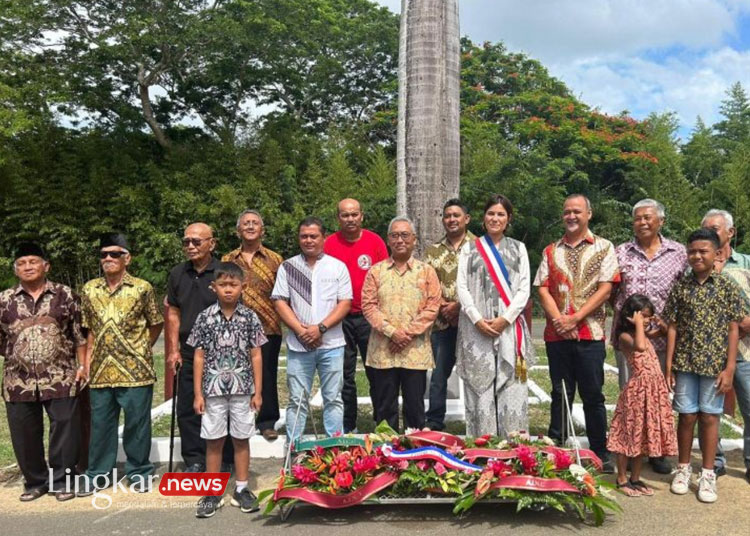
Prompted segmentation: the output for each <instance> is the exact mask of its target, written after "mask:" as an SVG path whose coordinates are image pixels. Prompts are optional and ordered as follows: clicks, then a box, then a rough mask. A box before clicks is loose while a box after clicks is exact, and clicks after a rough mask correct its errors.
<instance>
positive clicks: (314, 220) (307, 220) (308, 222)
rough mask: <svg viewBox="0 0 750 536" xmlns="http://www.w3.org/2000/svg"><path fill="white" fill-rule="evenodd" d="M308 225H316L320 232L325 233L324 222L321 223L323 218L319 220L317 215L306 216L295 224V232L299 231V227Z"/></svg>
mask: <svg viewBox="0 0 750 536" xmlns="http://www.w3.org/2000/svg"><path fill="white" fill-rule="evenodd" d="M310 225H317V226H318V229H320V234H322V235H325V234H326V227H325V224H324V223H323V220H321V219H320V218H318V217H317V216H308V217H307V218H305V219H304V220H302V221H301V222H299V225H298V226H297V232H298V233H299V231H300V229H302V228H303V227H309V226H310Z"/></svg>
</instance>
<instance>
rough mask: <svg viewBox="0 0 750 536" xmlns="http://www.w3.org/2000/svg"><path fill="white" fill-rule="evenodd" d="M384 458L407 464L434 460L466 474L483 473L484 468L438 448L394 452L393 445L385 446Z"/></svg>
mask: <svg viewBox="0 0 750 536" xmlns="http://www.w3.org/2000/svg"><path fill="white" fill-rule="evenodd" d="M382 452H383V457H385V458H386V459H388V460H391V461H401V460H406V461H407V462H416V461H418V460H432V461H434V462H440V463H442V464H443V465H444V466H445V467H446V468H448V469H452V470H454V471H462V472H464V473H473V472H475V471H481V470H482V468H481V467H480V466H478V465H474V464H473V463H469V462H465V461H463V460H459V459H458V458H455V457H453V456H451V455H450V454H448V453H447V452H445V451H444V450H443V449H441V448H438V447H422V448H418V449H412V450H402V451H397V450H393V446H392V445H383V450H382Z"/></svg>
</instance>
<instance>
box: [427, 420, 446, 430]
mask: <svg viewBox="0 0 750 536" xmlns="http://www.w3.org/2000/svg"><path fill="white" fill-rule="evenodd" d="M424 427H425V428H429V429H430V430H432V431H433V432H442V431H443V430H444V429H445V425H442V424H440V423H437V422H426V423H425V424H424Z"/></svg>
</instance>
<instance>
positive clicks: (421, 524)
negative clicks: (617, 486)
mask: <svg viewBox="0 0 750 536" xmlns="http://www.w3.org/2000/svg"><path fill="white" fill-rule="evenodd" d="M729 461H730V467H731V468H730V471H729V475H728V476H726V477H722V478H721V479H720V481H719V493H720V498H719V501H718V502H717V503H716V504H713V505H704V504H701V503H699V502H698V500H697V499H696V498H695V495H694V494H690V495H687V496H682V497H679V496H676V495H672V494H671V493H670V492H669V490H668V482H669V477H668V476H667V477H662V476H657V475H654V474H652V473H649V472H645V473H644V478H645V479H646V480H648V481H649V482H651V483H652V484H653V486H654V488H655V489H656V491H657V494H656V496H654V497H653V498H647V497H639V498H633V499H628V498H625V497H622V498H621V499H620V504H622V506H623V508H624V509H625V512H624V514H622V515H612V516H609V518H608V520H607V522H606V523H605V525H604V526H603V527H601V528H595V527H593V526H591V525H589V524H585V523H581V522H579V521H578V520H577V519H576V518H575V517H574V516H572V515H563V514H560V513H557V512H548V511H545V512H524V513H521V514H516V513H515V511H514V510H515V508H514V506H512V505H484V506H480V507H477V508H476V509H474V510H472V511H471V512H469V513H468V514H467V515H466V516H464V517H462V518H456V517H455V516H453V515H452V514H451V508H450V506H449V505H429V506H423V505H418V506H415V505H411V506H406V505H403V506H393V505H391V506H365V507H356V508H352V509H350V510H341V511H327V510H319V509H315V508H310V507H299V508H297V509H296V510H295V511H294V513H293V515H292V516H291V518H290V519H289V520H288V521H286V522H281V521H280V520H279V518H278V516H276V515H275V516H272V517H264V516H262V515H260V514H242V513H241V512H240V511H239V510H238V509H236V508H232V507H231V506H228V505H227V506H225V507H224V508H223V509H222V510H221V511H219V512H218V514H217V515H216V516H215V517H214V518H212V519H207V520H199V519H196V518H195V516H194V513H195V500H194V499H192V498H187V500H186V499H185V498H179V499H178V498H168V497H162V496H161V495H159V494H158V492H153V493H150V494H137V495H132V494H120V495H117V494H115V495H113V503H112V506H111V507H110V508H108V509H102V510H97V509H94V508H93V507H92V504H91V497H89V498H81V499H76V500H74V501H71V502H67V503H57V501H55V499H54V498H53V497H52V496H46V497H43V498H41V499H39V500H37V501H34V502H32V503H20V502H19V501H18V499H17V497H18V494H19V493H20V492H21V486H20V482H19V481H18V480H15V481H13V482H6V483H4V484H0V504H2V507H3V515H2V517H1V518H0V519H2V522H1V525H0V526H1V528H0V531H1V532H2V534H3V536H15V535H24V536H28V535H29V534H65V535H73V534H86V535H88V534H96V535H97V536H100V535H106V534H112V535H128V536H133V535H147V534H159V535H165V536H166V535H172V534H175V535H180V536H186V535H190V534H196V535H198V534H204V533H205V532H206V531H210V532H212V533H225V534H235V533H238V530H239V531H242V532H244V533H247V534H252V535H254V534H261V533H262V534H263V535H264V536H274V535H282V534H283V535H288V534H295V535H296V534H305V535H306V534H325V536H339V535H341V536H351V535H352V529H353V527H352V525H354V526H355V528H354V530H356V531H358V533H360V534H367V535H368V536H369V535H372V536H380V535H382V536H386V535H387V536H392V535H393V534H394V531H408V532H410V533H413V534H430V535H431V536H443V535H444V536H449V535H453V534H454V533H456V532H461V533H462V534H486V533H487V532H488V531H493V530H504V529H505V530H507V529H512V530H513V531H514V536H516V535H541V534H545V535H546V534H550V533H551V531H552V530H555V531H557V532H559V533H564V534H600V535H604V534H606V535H609V534H632V535H637V536H647V535H652V534H656V535H671V534H675V535H680V536H688V535H692V534H696V535H697V534H700V535H701V536H708V535H722V536H728V535H743V536H744V535H746V534H748V530H750V529H748V527H749V526H750V508H748V507H747V505H748V503H750V485H748V484H747V483H746V482H745V481H744V480H743V479H742V472H741V471H740V470H739V469H735V468H737V467H741V455H740V453H739V452H737V451H735V452H732V453H730V460H729ZM694 462H695V463H694V465H695V466H696V467H697V466H698V460H697V459H696V460H694ZM279 464H280V462H279V461H278V460H258V461H256V462H254V466H253V471H252V475H253V477H252V478H251V482H250V485H251V487H252V488H253V489H254V490H259V489H265V488H269V487H273V486H274V483H275V480H276V478H277V475H278V470H279V466H280V465H279ZM230 485H231V484H230ZM321 531H323V532H321Z"/></svg>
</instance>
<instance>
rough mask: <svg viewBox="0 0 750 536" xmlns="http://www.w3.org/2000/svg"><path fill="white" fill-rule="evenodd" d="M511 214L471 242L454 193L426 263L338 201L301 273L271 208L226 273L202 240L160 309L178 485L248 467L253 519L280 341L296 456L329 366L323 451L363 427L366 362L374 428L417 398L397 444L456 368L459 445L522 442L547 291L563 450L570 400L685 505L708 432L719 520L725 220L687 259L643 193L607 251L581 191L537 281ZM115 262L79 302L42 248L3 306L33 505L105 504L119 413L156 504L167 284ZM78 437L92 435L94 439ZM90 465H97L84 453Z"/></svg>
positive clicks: (405, 226) (106, 251)
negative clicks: (615, 391)
mask: <svg viewBox="0 0 750 536" xmlns="http://www.w3.org/2000/svg"><path fill="white" fill-rule="evenodd" d="M513 213H514V207H513V205H512V204H511V202H510V200H509V199H507V198H506V197H505V196H502V195H493V196H491V197H490V198H489V199H488V200H487V202H486V204H485V206H484V210H483V220H482V229H483V232H484V234H483V235H482V236H481V237H477V236H474V235H473V234H472V233H471V232H470V231H469V230H468V226H469V222H470V215H469V210H468V208H467V207H466V206H465V205H464V204H463V203H462V202H461V201H460V200H459V199H451V200H449V201H447V202H446V203H445V206H444V208H443V214H442V223H443V226H444V229H445V235H444V236H443V237H442V238H441V239H440V240H439V241H437V242H436V243H434V244H431V245H429V246H428V247H427V248H426V249H425V254H424V256H423V258H422V259H417V258H416V257H415V255H414V251H415V248H416V245H417V236H416V233H415V228H414V224H413V223H412V222H411V221H410V220H409V219H408V218H406V217H396V218H394V219H393V220H392V221H391V222H390V225H389V226H388V231H387V236H386V240H387V246H388V247H386V242H384V241H383V239H381V238H380V237H379V236H378V235H377V234H376V233H374V232H372V231H369V230H367V229H364V228H363V219H364V215H363V211H362V208H361V206H360V204H359V202H358V201H357V200H355V199H344V200H342V201H340V202H339V204H338V211H337V214H338V223H339V229H338V231H336V232H334V233H332V234H330V235H329V236H326V229H325V227H324V224H323V222H322V221H321V220H320V219H318V218H316V217H308V218H305V219H304V220H303V221H302V222H300V224H299V227H298V241H299V249H300V253H299V254H298V255H296V256H294V257H291V258H289V259H286V260H284V259H283V258H282V257H281V256H280V255H279V254H277V253H276V252H274V251H272V250H270V249H268V248H267V247H265V246H264V245H263V237H264V233H265V226H264V222H263V218H262V215H261V214H260V213H259V212H258V211H256V210H245V211H244V212H242V213H241V214H240V215H239V218H238V220H237V236H238V238H239V240H240V246H239V247H238V248H237V249H235V250H233V251H231V252H229V253H227V254H226V255H224V256H223V257H222V258H221V260H219V259H218V258H217V257H216V256H215V250H216V245H217V243H216V239H215V238H214V236H213V231H212V229H211V227H210V226H208V225H206V224H204V223H193V224H191V225H189V226H188V227H187V228H186V229H185V232H184V235H183V238H182V245H183V250H184V253H185V255H186V258H187V260H186V261H185V262H183V263H181V264H179V265H177V266H176V267H174V269H172V271H171V272H170V274H169V279H168V283H167V289H166V298H165V303H164V305H165V313H164V315H165V316H166V318H167V320H168V322H167V323H166V326H167V327H166V331H165V353H166V356H167V365H168V366H169V367H170V368H172V369H173V370H174V371H175V373H176V374H177V375H178V381H177V384H178V389H177V394H176V396H177V422H178V425H179V429H180V437H181V454H182V458H183V460H184V462H185V465H186V471H189V472H200V471H209V472H216V471H219V470H220V469H231V468H230V467H229V465H230V464H234V470H235V476H236V489H235V491H234V493H233V494H232V499H231V501H232V504H233V505H235V506H238V507H240V508H241V509H242V510H243V511H245V512H249V511H254V509H255V508H256V507H255V505H254V502H255V496H254V495H253V494H252V492H251V491H250V490H249V489H248V487H247V478H248V470H249V469H248V467H249V447H248V439H249V438H250V436H251V435H252V434H253V433H254V431H255V429H256V428H257V429H258V430H259V431H260V433H261V434H262V435H263V437H264V438H266V439H267V440H268V441H273V440H275V439H277V437H278V433H277V431H276V429H275V424H276V423H277V421H278V420H279V417H280V413H279V400H278V390H277V372H278V364H279V353H280V350H281V342H282V325H284V326H286V340H285V342H286V349H287V353H286V365H287V385H288V390H289V403H288V405H287V411H286V434H287V435H286V437H287V441H288V442H294V441H295V440H297V439H298V438H299V437H300V436H301V435H302V434H303V432H304V430H305V426H306V421H307V419H308V416H309V415H308V412H309V409H310V397H311V395H312V388H313V380H314V377H315V373H316V371H317V373H318V376H319V381H320V393H321V396H322V399H323V412H322V413H323V428H324V430H325V432H326V434H327V435H329V436H332V435H335V434H339V433H357V413H358V412H357V387H356V381H355V380H356V369H357V355H358V354H359V355H360V356H361V359H362V361H363V364H364V368H365V371H366V375H367V379H368V382H369V391H370V392H369V394H370V397H371V400H372V410H373V417H374V419H375V421H376V422H381V421H387V422H388V423H389V424H390V425H391V427H393V428H394V429H398V428H399V396H401V397H402V400H403V403H402V405H401V408H402V414H403V417H402V420H403V426H404V427H406V428H417V429H429V430H437V431H439V430H442V429H443V428H444V426H445V415H446V396H447V383H448V379H449V377H450V375H451V373H452V371H453V370H454V367H455V370H456V371H457V373H458V375H459V376H460V378H461V379H462V380H463V382H464V386H465V405H466V408H465V409H466V411H465V414H466V433H467V435H472V436H478V435H482V434H487V433H489V434H497V435H500V436H504V435H507V434H508V433H510V432H512V431H516V430H528V386H527V377H528V374H529V371H530V369H531V367H532V366H533V365H534V364H535V363H536V356H535V350H534V345H533V343H532V339H531V334H530V328H529V324H528V320H527V319H528V318H530V316H529V314H528V313H529V310H530V303H531V301H530V294H531V288H532V286H534V287H537V289H538V293H539V301H540V304H541V306H542V308H543V310H544V312H545V315H546V326H545V330H544V342H545V346H546V353H547V359H548V363H549V374H550V378H551V381H552V392H551V398H552V402H551V408H550V425H549V431H548V434H549V436H550V437H551V438H552V439H553V440H555V441H558V442H564V440H565V436H566V434H567V433H568V432H569V431H570V430H569V426H568V419H567V417H566V415H565V413H564V404H563V400H562V397H563V393H565V395H566V396H567V397H568V403H569V404H570V406H572V404H573V400H574V396H575V393H576V390H577V391H578V393H579V394H580V397H581V400H582V402H583V411H584V416H585V424H586V433H587V436H588V440H589V445H590V448H591V449H592V450H593V451H594V452H595V453H596V454H597V455H598V456H599V457H600V458H602V460H603V461H604V466H605V470H609V471H610V472H612V471H614V460H613V459H612V457H611V456H610V453H614V454H616V458H617V459H616V462H617V464H616V465H617V473H618V474H617V486H618V488H619V489H620V490H621V491H622V492H623V493H625V494H626V495H629V496H636V495H650V494H653V490H652V489H651V488H650V487H649V486H648V485H646V484H645V483H644V482H643V481H642V480H641V479H640V469H641V457H642V456H648V457H649V458H650V462H651V464H652V466H653V468H654V470H656V471H657V472H662V473H669V472H670V471H671V470H672V468H671V467H670V465H669V463H668V462H667V461H666V460H665V458H664V457H665V456H671V455H674V454H679V460H678V461H679V464H678V466H677V469H676V471H675V476H674V479H673V482H672V486H671V489H672V491H673V492H674V493H678V494H684V493H687V491H688V489H689V484H690V479H691V466H690V449H691V446H692V439H693V433H694V428H695V425H696V423H699V435H700V439H701V447H702V450H703V464H702V469H701V475H700V479H699V482H698V498H699V499H700V500H702V501H705V502H713V501H715V500H716V497H717V495H716V477H717V475H721V474H723V473H724V472H725V469H724V457H723V453H722V452H721V449H720V445H719V434H718V429H719V418H720V415H721V413H722V411H723V398H724V393H725V392H727V391H728V390H729V389H730V388H731V387H732V386H734V389H735V391H736V392H737V399H738V402H739V406H740V411H741V413H742V416H743V419H744V420H745V423H746V424H745V434H744V436H745V448H744V460H745V465H746V470H747V472H746V478H747V479H748V481H750V364H748V365H747V368H746V365H745V364H746V363H750V362H749V361H745V360H746V359H749V358H750V346H749V343H748V339H747V338H746V337H745V336H746V334H748V333H750V316H749V315H750V257H748V256H745V255H741V254H739V253H738V252H736V251H734V250H733V249H732V247H731V239H732V238H733V236H734V232H735V230H734V225H733V221H732V217H731V215H730V214H729V213H727V212H725V211H720V210H712V211H709V213H708V214H707V215H706V217H705V218H704V220H703V228H702V229H701V230H698V231H695V232H694V233H693V234H692V235H691V236H690V238H689V240H688V243H687V248H686V247H685V246H683V245H682V244H679V243H677V242H674V241H672V240H668V239H666V238H665V237H663V236H662V234H661V228H662V226H663V225H664V221H665V214H664V207H663V206H662V205H661V204H660V203H658V202H657V201H654V200H651V199H645V200H643V201H640V202H639V203H637V204H636V205H635V206H634V208H633V233H634V237H633V239H632V240H631V241H629V242H626V243H624V244H621V245H620V246H618V247H617V248H615V247H614V245H613V244H612V243H611V242H610V241H608V240H606V239H604V238H602V237H599V236H597V235H595V234H593V233H592V232H591V231H590V230H589V222H590V220H591V218H592V215H593V212H592V207H591V204H590V202H589V200H588V199H587V198H586V197H585V196H583V195H579V194H575V195H571V196H569V197H568V198H567V199H566V200H565V202H564V205H563V210H562V221H563V225H564V235H563V237H562V238H561V239H560V240H558V241H556V242H554V243H552V244H550V245H549V246H547V247H546V248H545V249H544V251H543V252H542V258H541V263H540V265H539V268H538V270H537V273H536V276H535V278H534V279H533V282H532V279H531V275H530V267H529V258H528V254H527V251H526V247H525V245H524V244H523V242H521V241H519V240H516V239H513V238H510V237H509V236H507V234H508V231H509V229H510V227H511V226H512V222H513ZM99 246H100V247H99V257H100V262H101V270H102V273H103V277H101V278H97V279H94V280H92V281H89V282H88V283H86V284H85V285H84V286H83V288H82V290H81V293H80V298H79V297H78V296H77V295H76V294H75V293H74V292H73V291H72V290H71V289H70V288H68V287H66V286H64V285H60V284H57V283H53V282H51V281H48V280H47V278H46V274H47V273H48V271H49V270H50V263H49V259H48V257H47V255H46V254H45V252H44V250H43V248H42V247H40V246H39V245H38V244H35V243H23V244H20V245H19V246H18V248H17V251H16V252H15V255H14V270H15V273H16V275H17V277H18V279H19V283H18V284H17V285H16V286H14V287H12V288H10V289H7V290H6V291H4V292H2V293H0V353H1V354H2V355H4V356H5V366H4V377H3V397H4V399H5V402H6V407H7V413H8V422H9V427H10V430H11V438H12V443H13V448H14V452H15V454H16V458H17V460H18V464H19V467H20V469H21V471H22V473H23V476H24V479H25V490H24V493H23V494H22V495H21V500H22V501H30V500H34V499H36V498H38V497H40V496H42V495H43V494H45V493H47V492H54V493H55V495H56V497H57V499H58V500H61V501H63V500H68V499H71V498H73V497H74V496H75V495H76V494H78V495H86V494H89V493H93V492H94V491H95V489H96V488H97V486H98V484H97V477H99V476H103V475H106V476H108V475H111V474H112V471H113V468H114V466H115V462H116V456H117V448H118V424H119V415H120V411H121V410H122V411H124V428H123V432H122V442H123V448H124V451H125V455H126V464H125V473H126V477H127V478H128V480H129V481H130V483H134V484H137V486H135V489H137V490H140V491H148V490H149V489H150V487H149V484H150V480H149V478H150V476H151V475H152V474H153V472H154V466H153V464H152V463H151V462H150V460H149V454H150V449H151V420H150V409H151V401H152V394H153V384H154V382H155V381H156V378H155V374H154V367H153V357H152V346H153V344H154V343H155V342H156V340H157V338H158V337H159V335H160V332H161V329H162V326H163V324H164V321H163V316H162V313H161V312H160V308H159V306H158V304H157V299H156V294H155V292H154V289H153V288H152V286H151V285H150V284H149V283H148V282H146V281H144V280H142V279H138V278H136V277H134V276H133V275H131V274H130V273H129V272H128V270H127V268H128V266H129V264H130V262H131V259H132V257H131V253H132V250H131V247H130V245H129V243H128V240H127V238H126V237H125V236H123V235H122V234H117V233H112V234H107V235H105V236H103V237H102V239H101V241H100V244H99ZM389 250H390V253H389ZM608 301H610V303H611V304H612V306H613V309H614V311H615V317H614V321H613V328H612V336H611V340H612V344H613V346H614V348H615V351H616V356H617V364H618V367H619V371H620V372H619V374H620V387H621V389H622V393H621V396H620V399H619V401H618V404H617V408H616V410H615V414H614V416H613V420H612V425H611V429H610V430H609V438H608V437H607V436H608V434H607V431H608V429H607V413H606V409H605V405H604V395H603V392H602V387H603V385H604V360H605V356H606V351H605V331H606V330H605V320H606V303H607V302H608ZM429 370H431V371H432V374H431V377H430V382H429V387H428V385H427V372H428V371H429ZM563 386H564V388H563ZM669 391H674V409H675V410H676V411H677V412H678V413H679V425H678V428H677V432H675V429H674V423H673V421H672V406H671V404H670V400H669V394H668V392H669ZM425 396H427V397H428V400H429V405H428V407H427V410H426V408H425V403H424V399H425ZM87 397H88V398H87ZM88 399H90V414H89V412H88V411H84V409H86V408H87V407H88V406H89V402H88ZM44 411H46V412H47V415H48V416H49V420H50V445H49V455H48V457H46V456H45V452H44V447H43V437H42V436H43V429H44V425H43V412H44ZM89 423H90V427H89V426H85V425H87V424H89ZM82 429H86V430H89V429H90V438H88V435H89V434H87V433H82ZM227 436H230V437H231V438H232V440H231V441H226V437H227ZM81 449H86V450H87V453H88V454H87V455H84V456H81ZM717 449H718V450H717ZM628 467H629V469H628ZM84 469H85V478H84V479H83V485H82V486H80V488H79V487H77V488H76V490H71V489H70V487H69V486H67V487H66V486H64V483H65V481H66V477H67V476H69V475H70V474H77V473H79V472H80V473H84ZM628 470H630V471H631V474H630V476H629V477H628V475H627V471H628ZM76 492H77V493H76ZM222 504H223V498H221V497H204V498H203V499H201V501H200V502H199V505H198V512H197V515H198V516H199V517H210V516H211V515H213V514H214V513H215V512H216V510H217V509H218V508H219V507H220V506H221V505H222Z"/></svg>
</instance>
